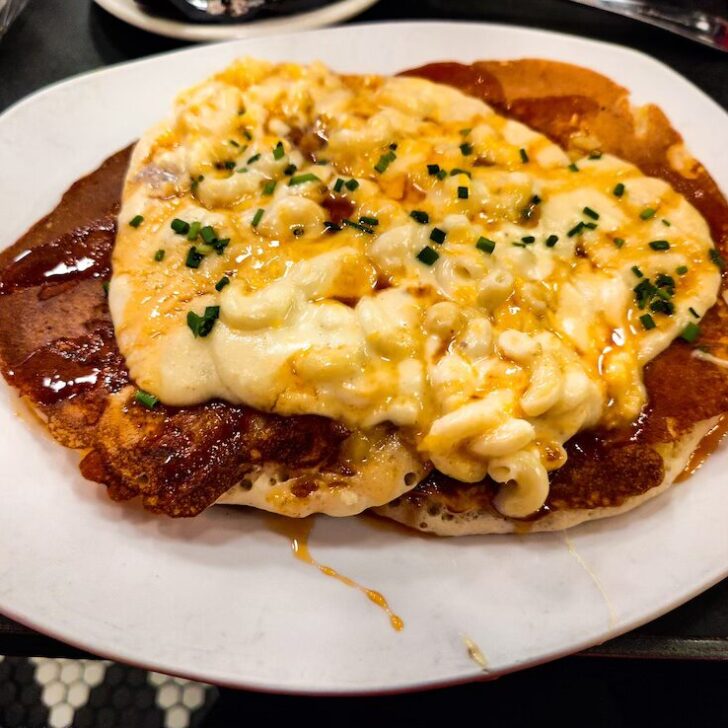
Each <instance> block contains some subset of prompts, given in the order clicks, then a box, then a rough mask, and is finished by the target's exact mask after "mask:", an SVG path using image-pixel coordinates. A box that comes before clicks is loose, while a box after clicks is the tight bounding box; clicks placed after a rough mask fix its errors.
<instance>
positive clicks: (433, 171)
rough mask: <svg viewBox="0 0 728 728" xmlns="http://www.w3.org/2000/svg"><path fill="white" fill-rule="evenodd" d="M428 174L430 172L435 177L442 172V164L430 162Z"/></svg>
mask: <svg viewBox="0 0 728 728" xmlns="http://www.w3.org/2000/svg"><path fill="white" fill-rule="evenodd" d="M427 174H429V175H430V176H431V177H435V176H437V175H438V174H440V165H439V164H428V165H427Z"/></svg>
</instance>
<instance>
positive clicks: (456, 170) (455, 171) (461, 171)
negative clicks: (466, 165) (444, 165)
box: [450, 167, 473, 177]
mask: <svg viewBox="0 0 728 728" xmlns="http://www.w3.org/2000/svg"><path fill="white" fill-rule="evenodd" d="M456 174H464V175H466V176H468V177H472V176H473V175H472V174H470V172H468V170H467V169H461V168H460V167H453V169H451V170H450V176H451V177H454V176H455V175H456Z"/></svg>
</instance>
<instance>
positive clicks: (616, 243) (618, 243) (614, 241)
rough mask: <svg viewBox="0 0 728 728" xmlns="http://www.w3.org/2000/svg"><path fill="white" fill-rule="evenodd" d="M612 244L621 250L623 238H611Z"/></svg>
mask: <svg viewBox="0 0 728 728" xmlns="http://www.w3.org/2000/svg"><path fill="white" fill-rule="evenodd" d="M612 242H613V243H614V244H615V245H616V246H617V247H618V248H621V247H622V246H623V245H624V238H612Z"/></svg>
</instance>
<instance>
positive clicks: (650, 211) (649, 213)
mask: <svg viewBox="0 0 728 728" xmlns="http://www.w3.org/2000/svg"><path fill="white" fill-rule="evenodd" d="M655 212H656V210H655V209H654V208H652V207H646V208H645V209H644V210H642V212H640V218H641V219H642V220H650V219H651V218H653V217H654V216H655Z"/></svg>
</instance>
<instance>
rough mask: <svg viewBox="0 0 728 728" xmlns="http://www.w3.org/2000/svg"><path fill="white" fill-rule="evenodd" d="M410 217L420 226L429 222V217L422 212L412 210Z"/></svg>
mask: <svg viewBox="0 0 728 728" xmlns="http://www.w3.org/2000/svg"><path fill="white" fill-rule="evenodd" d="M410 217H411V218H412V219H413V220H414V221H415V222H418V223H420V225H427V223H428V222H430V216H429V215H428V214H427V213H426V212H425V211H424V210H412V212H410Z"/></svg>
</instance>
